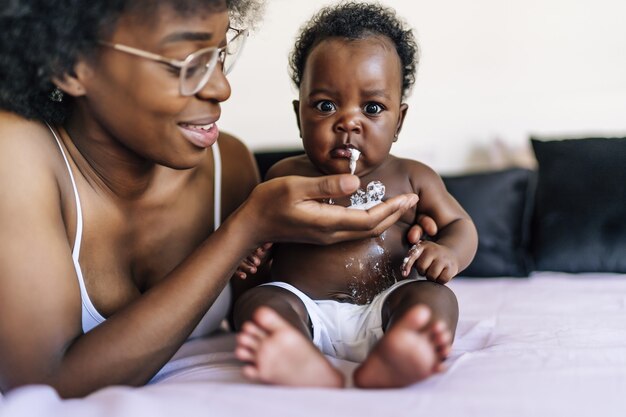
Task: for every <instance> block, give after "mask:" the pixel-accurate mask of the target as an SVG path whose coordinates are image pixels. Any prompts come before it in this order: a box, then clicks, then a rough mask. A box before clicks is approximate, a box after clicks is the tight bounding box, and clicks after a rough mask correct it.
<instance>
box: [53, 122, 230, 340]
mask: <svg viewBox="0 0 626 417" xmlns="http://www.w3.org/2000/svg"><path fill="white" fill-rule="evenodd" d="M48 128H50V131H51V132H52V135H54V139H56V142H57V145H59V149H60V150H61V154H62V155H63V160H64V161H65V165H66V166H67V171H68V173H69V174H70V180H71V181H72V187H73V189H74V199H75V200H76V213H77V214H76V237H75V239H74V247H73V249H72V259H73V261H74V269H75V270H76V276H77V277H78V284H79V286H80V298H81V300H82V325H83V332H84V333H87V332H88V331H90V330H91V329H93V328H94V327H96V326H97V325H99V324H100V323H102V322H104V321H105V320H106V319H105V318H104V317H102V315H101V314H100V313H99V312H98V310H96V308H95V307H94V305H93V303H92V302H91V299H90V298H89V294H87V289H86V287H85V280H84V279H83V272H82V270H81V268H80V264H79V262H78V260H79V256H80V244H81V239H82V235H83V213H82V208H81V205H80V197H79V195H78V188H77V187H76V181H75V180H74V174H73V173H72V168H71V166H70V163H69V161H68V159H67V157H66V155H65V150H64V149H63V145H61V140H60V139H59V137H58V135H57V134H56V132H55V130H54V129H52V127H51V126H50V125H48ZM212 151H213V152H212V153H213V161H214V167H215V175H214V186H213V188H214V196H213V201H214V208H213V216H214V218H213V224H214V230H216V229H217V228H218V227H219V226H220V223H221V211H222V204H221V201H222V159H221V157H220V149H219V146H218V144H217V142H215V144H214V145H213V146H212ZM230 300H231V289H230V285H226V287H225V288H224V290H222V292H221V294H220V295H219V297H218V298H217V299H216V300H215V302H214V303H213V305H212V306H211V308H210V309H209V311H207V312H206V314H205V315H204V317H203V318H202V320H200V322H199V323H198V325H197V326H196V328H195V329H194V331H193V332H192V333H191V335H190V336H189V338H194V337H201V336H206V335H208V334H210V333H212V332H214V331H215V330H217V329H218V328H219V327H220V325H221V323H222V320H223V319H224V317H225V316H226V313H227V312H228V309H229V308H230Z"/></svg>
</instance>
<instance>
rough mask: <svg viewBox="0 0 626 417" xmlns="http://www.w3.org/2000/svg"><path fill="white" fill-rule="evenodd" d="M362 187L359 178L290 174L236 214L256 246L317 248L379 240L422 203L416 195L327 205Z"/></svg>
mask: <svg viewBox="0 0 626 417" xmlns="http://www.w3.org/2000/svg"><path fill="white" fill-rule="evenodd" d="M359 185H360V182H359V178H358V177H356V176H353V175H348V174H344V175H330V176H324V177H314V178H308V177H298V176H287V177H280V178H275V179H272V180H269V181H267V182H264V183H262V184H260V185H258V186H257V187H256V188H255V189H254V190H253V192H252V194H251V195H250V197H249V198H248V200H246V201H245V202H244V204H242V206H241V207H240V208H239V210H238V211H237V212H236V215H238V217H239V216H240V217H242V218H243V219H244V220H242V224H244V225H246V230H247V233H248V234H249V235H250V238H251V239H252V243H253V244H254V246H253V247H254V248H256V247H259V246H261V244H263V243H264V242H281V241H292V242H301V243H314V244H332V243H336V242H341V241H346V240H354V239H362V238H366V237H373V236H378V235H380V234H381V233H382V232H384V231H385V230H387V228H389V227H390V226H391V225H393V224H394V223H395V222H396V221H398V219H399V218H400V216H401V215H402V214H403V213H404V212H405V211H406V210H408V209H409V208H411V207H413V206H415V204H417V201H418V197H417V195H416V194H403V195H399V196H396V197H393V198H391V199H389V200H387V201H385V202H384V203H381V204H379V205H377V206H375V207H373V208H371V209H369V210H355V209H349V208H346V207H341V206H338V205H330V204H325V203H322V202H321V200H322V199H328V198H338V197H343V196H347V195H350V194H352V193H353V192H355V191H356V190H357V189H358V187H359Z"/></svg>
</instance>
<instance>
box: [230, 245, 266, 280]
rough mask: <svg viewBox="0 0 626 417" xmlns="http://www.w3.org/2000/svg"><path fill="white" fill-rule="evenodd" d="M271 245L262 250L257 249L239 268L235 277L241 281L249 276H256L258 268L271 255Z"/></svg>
mask: <svg viewBox="0 0 626 417" xmlns="http://www.w3.org/2000/svg"><path fill="white" fill-rule="evenodd" d="M271 247H272V244H271V243H266V244H264V245H263V246H261V247H260V248H256V250H255V251H254V252H252V253H251V254H250V255H248V257H247V258H246V259H244V260H243V261H241V263H240V264H239V267H238V268H237V270H236V271H235V276H236V277H237V278H240V279H246V277H247V276H248V275H253V274H256V272H257V268H258V267H259V265H261V264H262V263H263V262H264V261H266V260H267V258H268V257H269V254H270V248H271Z"/></svg>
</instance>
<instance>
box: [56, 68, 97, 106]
mask: <svg viewBox="0 0 626 417" xmlns="http://www.w3.org/2000/svg"><path fill="white" fill-rule="evenodd" d="M91 73H92V70H91V68H90V67H89V65H87V64H86V63H85V62H83V61H81V60H79V61H78V62H77V63H76V65H75V66H74V69H73V71H71V72H69V73H68V72H66V73H64V74H63V75H62V76H60V77H57V76H54V77H52V82H53V83H54V85H55V86H56V87H57V88H58V89H59V90H61V91H63V92H64V93H65V94H68V95H70V96H73V97H80V96H83V95H85V84H84V81H85V80H86V79H87V78H88V77H89V75H90V74H91Z"/></svg>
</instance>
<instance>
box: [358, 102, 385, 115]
mask: <svg viewBox="0 0 626 417" xmlns="http://www.w3.org/2000/svg"><path fill="white" fill-rule="evenodd" d="M363 109H364V110H365V113H367V114H379V113H381V112H382V111H383V110H384V108H383V106H381V105H380V104H378V103H367V104H366V105H365V107H364V108H363Z"/></svg>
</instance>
